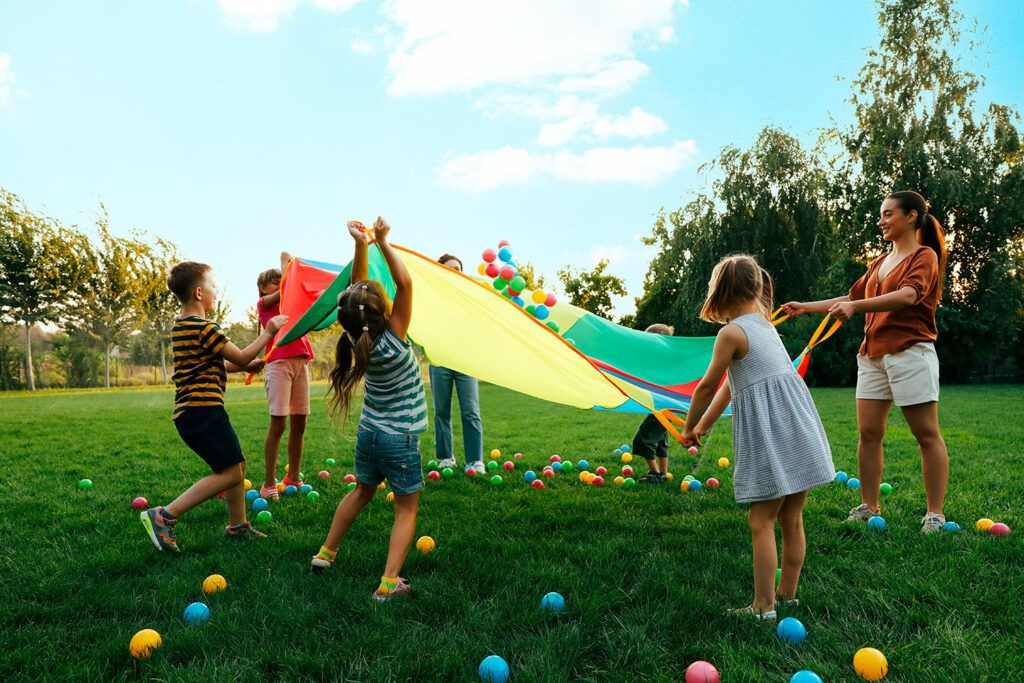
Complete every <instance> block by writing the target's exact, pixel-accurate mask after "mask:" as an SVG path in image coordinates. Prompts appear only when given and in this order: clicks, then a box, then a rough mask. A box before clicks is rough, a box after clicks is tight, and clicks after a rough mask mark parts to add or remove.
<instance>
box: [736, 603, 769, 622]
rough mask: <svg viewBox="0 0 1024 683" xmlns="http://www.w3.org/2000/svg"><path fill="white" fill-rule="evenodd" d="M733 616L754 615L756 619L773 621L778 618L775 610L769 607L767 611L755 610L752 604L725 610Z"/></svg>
mask: <svg viewBox="0 0 1024 683" xmlns="http://www.w3.org/2000/svg"><path fill="white" fill-rule="evenodd" d="M726 614H730V615H732V616H734V617H754V619H756V620H757V621H775V620H776V619H778V614H776V613H775V610H773V609H770V610H768V611H767V612H755V611H754V606H753V605H747V606H746V607H740V608H739V609H732V610H729V611H728V612H726Z"/></svg>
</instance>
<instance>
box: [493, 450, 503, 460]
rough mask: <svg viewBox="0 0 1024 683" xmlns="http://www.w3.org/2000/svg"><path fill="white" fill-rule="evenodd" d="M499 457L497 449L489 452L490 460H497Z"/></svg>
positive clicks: (499, 453) (499, 452)
mask: <svg viewBox="0 0 1024 683" xmlns="http://www.w3.org/2000/svg"><path fill="white" fill-rule="evenodd" d="M500 457H501V451H499V450H498V449H497V448H495V449H494V450H493V451H491V459H492V460H497V459H498V458H500Z"/></svg>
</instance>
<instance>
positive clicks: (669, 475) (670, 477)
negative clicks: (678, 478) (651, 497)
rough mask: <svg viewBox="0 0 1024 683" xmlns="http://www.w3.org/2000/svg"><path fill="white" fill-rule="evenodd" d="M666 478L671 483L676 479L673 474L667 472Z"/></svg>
mask: <svg viewBox="0 0 1024 683" xmlns="http://www.w3.org/2000/svg"><path fill="white" fill-rule="evenodd" d="M665 478H666V479H668V480H669V481H672V480H673V479H675V477H674V476H673V475H672V473H671V472H666V473H665Z"/></svg>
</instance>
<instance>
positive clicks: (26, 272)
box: [0, 189, 89, 390]
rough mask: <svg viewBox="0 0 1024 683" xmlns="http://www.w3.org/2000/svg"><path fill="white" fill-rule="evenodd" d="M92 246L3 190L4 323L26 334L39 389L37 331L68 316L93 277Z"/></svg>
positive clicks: (0, 310)
mask: <svg viewBox="0 0 1024 683" xmlns="http://www.w3.org/2000/svg"><path fill="white" fill-rule="evenodd" d="M88 263H89V244H88V241H87V240H86V239H85V238H84V237H83V236H82V235H80V234H78V233H76V232H74V231H72V230H67V229H65V228H61V227H60V226H59V225H57V223H56V222H55V221H53V220H51V219H49V218H45V217H42V216H38V215H36V214H33V213H32V212H31V211H29V210H28V208H27V207H26V206H25V204H24V203H23V202H22V201H21V199H20V198H19V197H18V196H17V195H15V194H13V193H11V192H7V191H6V190H3V189H0V318H3V319H5V320H6V321H8V322H12V323H16V324H21V325H23V326H24V332H25V347H24V348H25V356H24V358H25V384H26V386H27V387H28V389H29V390H35V388H36V383H35V373H34V371H33V366H32V335H31V330H32V326H33V325H36V324H47V323H55V322H58V321H60V320H61V318H62V317H63V316H64V315H65V314H66V313H67V311H68V309H69V308H70V302H71V300H72V299H73V298H74V295H75V293H76V292H77V291H78V290H79V288H80V286H81V285H82V283H83V282H84V280H85V278H86V277H87V274H88V273H87V266H88Z"/></svg>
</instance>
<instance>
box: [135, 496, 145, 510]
mask: <svg viewBox="0 0 1024 683" xmlns="http://www.w3.org/2000/svg"><path fill="white" fill-rule="evenodd" d="M148 507H149V501H148V500H146V499H145V498H143V497H142V496H139V497H138V498H136V499H135V500H133V501H132V510H145V509H146V508H148Z"/></svg>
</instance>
